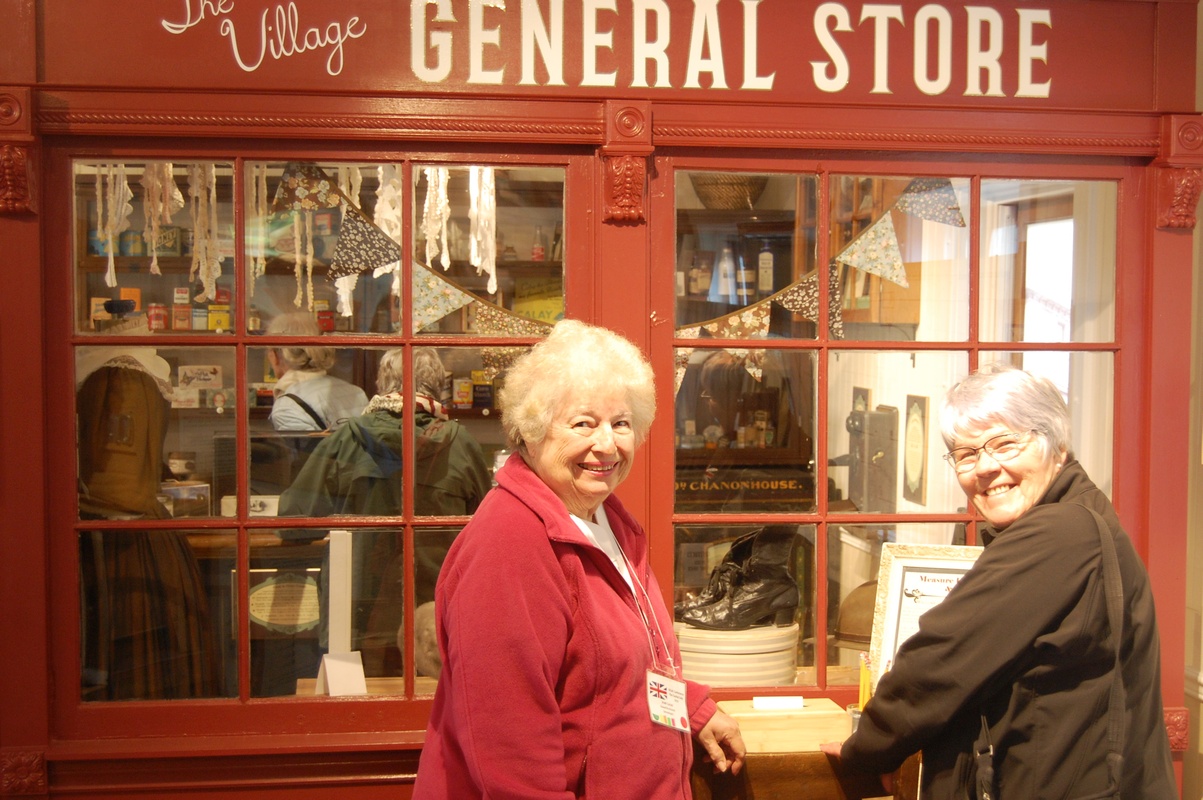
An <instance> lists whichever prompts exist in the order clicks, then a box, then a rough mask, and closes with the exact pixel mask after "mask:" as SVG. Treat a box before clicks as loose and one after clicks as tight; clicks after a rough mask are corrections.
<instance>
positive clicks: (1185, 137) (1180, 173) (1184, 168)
mask: <svg viewBox="0 0 1203 800" xmlns="http://www.w3.org/2000/svg"><path fill="white" fill-rule="evenodd" d="M1155 179H1156V188H1155V193H1154V202H1156V204H1157V206H1156V210H1157V227H1158V228H1161V229H1163V230H1187V231H1192V230H1194V228H1195V209H1196V208H1197V207H1198V204H1199V194H1200V191H1201V190H1203V117H1199V116H1196V115H1186V114H1173V115H1170V116H1167V117H1165V118H1163V120H1162V133H1161V157H1160V158H1159V159H1158V162H1157V165H1156V175H1155Z"/></svg>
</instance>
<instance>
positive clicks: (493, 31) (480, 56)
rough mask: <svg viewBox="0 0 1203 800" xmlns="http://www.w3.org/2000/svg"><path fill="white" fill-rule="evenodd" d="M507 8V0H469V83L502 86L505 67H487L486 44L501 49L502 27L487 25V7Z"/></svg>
mask: <svg viewBox="0 0 1203 800" xmlns="http://www.w3.org/2000/svg"><path fill="white" fill-rule="evenodd" d="M486 7H487V8H500V9H501V10H502V11H504V10H505V0H468V83H479V84H493V85H497V86H500V85H501V83H502V82H503V81H504V80H505V67H504V66H502V67H501V68H500V69H485V46H486V45H492V46H493V47H496V48H498V49H501V28H500V27H497V28H486V27H485V8H486Z"/></svg>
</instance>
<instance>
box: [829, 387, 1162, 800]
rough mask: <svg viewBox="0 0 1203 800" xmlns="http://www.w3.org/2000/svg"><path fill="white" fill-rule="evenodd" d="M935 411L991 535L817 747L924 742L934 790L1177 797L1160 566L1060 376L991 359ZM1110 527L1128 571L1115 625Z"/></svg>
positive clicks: (851, 759)
mask: <svg viewBox="0 0 1203 800" xmlns="http://www.w3.org/2000/svg"><path fill="white" fill-rule="evenodd" d="M940 426H941V432H942V434H943V437H944V442H945V444H946V445H947V446H948V450H949V451H948V454H947V456H946V459H947V460H948V462H949V464H950V465H951V466H952V468H953V470H954V471H955V473H956V477H957V481H958V482H959V483H960V485H961V488H962V489H963V490H964V492H965V494H966V495H967V496H968V498H969V500H970V501H971V502H972V503H973V505H974V507H975V508H976V509H977V511H978V513H979V514H981V516H982V517H983V518H984V523H983V525H982V526H981V528H979V530H980V531H981V539H982V541H983V542H984V543H985V549H984V551H983V552H982V554H981V556H980V557H979V558H978V560H977V561H976V562H975V563H974V565H973V567H972V568H971V569H970V570H969V571H968V572H967V573H966V574H965V575H964V577H962V578H961V580H960V581H959V583H957V585H956V586H955V587H954V588H953V590H952V591H951V592H950V593H949V594H948V596H947V597H946V598H945V599H944V600H943V601H942V602H941V603H940V604H939V605H936V606H934V607H932V608H931V609H929V610H928V611H927V612H925V613H924V614H923V616H922V617H920V619H919V630H918V632H917V633H915V634H914V635H913V636H911V637H910V638H908V639H907V640H906V641H905V642H904V643H903V644H902V646H901V647H900V648H899V650H898V652H897V654H896V655H895V657H894V659H893V664H892V666H891V667H890V668H889V670H888V671H887V672H885V674H884V675H883V676H882V677H881V679H880V682H879V683H878V684H877V689H876V693H875V694H874V695H873V697H872V698H871V699H870V700H869V701H868V703H866V704H865V707H864V709H862V714H861V718H860V723H859V725H858V726H857V729H856V731H855V732H854V733H853V734H852V736H851V737H849V738H848V739H847V740H845V741H844V742H843V743H842V744H841V743H838V742H836V743H827V744H824V745H822V750H823V751H824V752H826V753H827V754H828V755H830V756H833V757H835V758H836V759H838V760H839V762H840V764H841V766H843V767H847V768H850V769H853V770H856V771H859V772H868V773H882V774H887V775H888V774H889V773H892V772H893V771H894V770H896V769H898V767H899V766H900V765H901V764H902V762H903V761H904V760H905V759H906V758H907V757H909V756H910V755H911V754H913V753H916V752H919V751H922V752H923V771H922V773H923V777H922V787H921V793H922V795H923V797H929V798H933V799H934V800H940V799H941V798H963V797H982V796H983V794H982V793H981V792H982V790H983V789H984V790H988V791H989V794H990V796H991V797H998V796H1002V797H1005V798H1010V797H1025V798H1027V797H1030V798H1043V797H1125V798H1129V797H1131V798H1137V797H1139V798H1143V800H1172V799H1174V798H1177V797H1178V793H1177V789H1176V786H1175V779H1174V771H1173V767H1172V765H1171V761H1170V748H1169V740H1168V737H1167V734H1166V728H1165V718H1164V716H1163V711H1162V703H1161V663H1160V645H1159V641H1158V632H1157V620H1156V616H1155V613H1154V608H1153V593H1152V590H1151V588H1150V586H1149V577H1148V574H1147V573H1146V572H1145V567H1144V564H1142V563H1141V560H1140V556H1139V555H1137V553H1136V551H1135V549H1134V548H1133V546H1132V541H1131V540H1130V539H1129V538H1128V534H1127V533H1125V532H1124V529H1123V527H1122V526H1121V525H1120V521H1119V518H1118V517H1117V516H1116V513H1115V509H1114V508H1113V507H1112V505H1111V502H1110V501H1109V500H1108V499H1107V497H1106V495H1104V494H1103V492H1102V491H1101V490H1100V489H1099V488H1098V487H1097V486H1095V484H1094V483H1092V482H1091V480H1090V478H1089V477H1087V475H1086V471H1085V470H1084V469H1083V468H1082V465H1081V464H1079V463H1078V461H1077V460H1075V459H1074V457H1073V453H1072V450H1071V447H1070V433H1069V432H1070V425H1069V412H1068V410H1067V407H1066V404H1065V401H1064V399H1063V398H1062V396H1061V393H1060V391H1059V390H1058V389H1057V388H1056V387H1055V386H1054V385H1053V384H1052V383H1051V382H1050V381H1048V380H1047V379H1045V378H1041V377H1037V376H1035V375H1032V374H1031V373H1028V372H1025V371H1023V370H1018V369H1014V368H1011V367H1007V366H1002V365H999V366H994V367H991V368H986V369H983V370H981V371H979V372H976V373H974V374H972V375H970V376H968V377H967V378H965V379H964V380H962V381H961V382H960V383H958V384H957V385H955V386H953V387H952V389H950V390H949V392H948V394H947V396H946V398H945V400H944V403H943V405H942V407H941V410H940ZM1108 543H1110V544H1111V545H1114V553H1115V555H1116V557H1117V558H1116V561H1118V573H1119V580H1118V582H1117V583H1118V584H1119V585H1120V587H1119V588H1120V589H1122V599H1121V601H1120V602H1121V604H1122V609H1117V614H1116V617H1117V620H1116V622H1115V624H1114V625H1113V624H1112V621H1111V617H1112V615H1111V614H1110V613H1109V611H1108V602H1107V599H1106V595H1107V594H1110V593H1111V592H1110V589H1109V588H1108V583H1110V582H1111V581H1109V580H1108V578H1107V577H1106V575H1107V572H1108V570H1107V567H1106V566H1105V563H1106V560H1108V559H1106V558H1105V553H1107V552H1109V551H1110V550H1111V549H1112V548H1111V547H1109V546H1108ZM1117 593H1118V592H1117ZM1116 627H1119V628H1120V630H1119V631H1118V636H1117V631H1116V630H1115V628H1116ZM1117 647H1118V652H1117ZM1113 692H1114V693H1115V694H1114V695H1113ZM1113 696H1114V697H1115V698H1117V699H1118V702H1116V703H1115V705H1114V706H1112V698H1113ZM1112 721H1114V722H1115V723H1117V724H1118V725H1119V727H1120V730H1121V732H1122V735H1121V736H1120V737H1119V739H1120V741H1118V742H1117V741H1114V740H1113V739H1112V738H1111V737H1109V735H1108V733H1109V731H1108V726H1109V723H1110V722H1112ZM975 753H983V754H984V755H983V757H982V758H980V759H978V758H975ZM1120 756H1122V759H1121V758H1120ZM991 772H992V773H993V776H992V777H993V780H991V779H990V773H991ZM888 780H889V779H887V782H888ZM979 782H981V783H982V784H984V785H982V786H979ZM887 788H889V786H887Z"/></svg>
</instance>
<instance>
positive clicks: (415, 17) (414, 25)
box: [409, 0, 455, 83]
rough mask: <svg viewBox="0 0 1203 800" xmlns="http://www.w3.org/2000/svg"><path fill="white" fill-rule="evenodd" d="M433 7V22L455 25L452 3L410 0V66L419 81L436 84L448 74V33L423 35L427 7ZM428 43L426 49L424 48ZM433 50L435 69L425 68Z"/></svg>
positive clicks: (449, 52)
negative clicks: (427, 55) (452, 23)
mask: <svg viewBox="0 0 1203 800" xmlns="http://www.w3.org/2000/svg"><path fill="white" fill-rule="evenodd" d="M427 6H434V7H435V8H434V21H435V22H455V14H454V13H452V10H451V0H410V4H409V67H410V69H412V70H413V72H414V76H415V77H416V78H417V79H418V80H420V81H426V82H427V83H438V82H440V81H444V80H446V79H447V76H448V75H450V74H451V32H450V31H434V32H432V33H431V34H430V35H429V36H427V34H426V7H427ZM428 44H429V48H428V47H427V45H428ZM428 50H430V51H434V66H432V67H428V66H426V64H427V59H426V53H427V52H428Z"/></svg>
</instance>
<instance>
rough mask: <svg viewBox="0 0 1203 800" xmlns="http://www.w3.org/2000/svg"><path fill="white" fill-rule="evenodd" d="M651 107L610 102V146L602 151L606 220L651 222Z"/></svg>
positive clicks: (608, 135) (608, 131)
mask: <svg viewBox="0 0 1203 800" xmlns="http://www.w3.org/2000/svg"><path fill="white" fill-rule="evenodd" d="M651 113H652V110H651V103H649V102H638V101H636V102H622V101H617V100H607V101H606V106H605V115H606V142H605V144H603V145H602V147H601V157H602V169H603V171H604V175H603V180H602V187H603V192H604V195H605V197H604V203H603V206H604V208H603V211H604V216H603V219H604V221H606V222H643V221H644V220H645V219H647V213H646V209H645V207H644V206H645V203H646V198H647V157H648V156H649V155H651V152H652V125H651Z"/></svg>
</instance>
